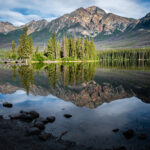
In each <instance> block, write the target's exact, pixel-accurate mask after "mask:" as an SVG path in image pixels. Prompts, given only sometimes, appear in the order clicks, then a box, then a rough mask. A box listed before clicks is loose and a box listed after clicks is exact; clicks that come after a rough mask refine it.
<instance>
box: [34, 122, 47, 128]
mask: <svg viewBox="0 0 150 150" xmlns="http://www.w3.org/2000/svg"><path fill="white" fill-rule="evenodd" d="M33 126H34V127H37V128H39V129H40V130H44V129H45V126H44V123H43V122H41V121H36V122H35V123H34V125H33Z"/></svg>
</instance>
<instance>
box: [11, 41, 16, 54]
mask: <svg viewBox="0 0 150 150" xmlns="http://www.w3.org/2000/svg"><path fill="white" fill-rule="evenodd" d="M11 51H12V53H13V54H16V44H15V41H12V42H11Z"/></svg>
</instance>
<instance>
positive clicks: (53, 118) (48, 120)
mask: <svg viewBox="0 0 150 150" xmlns="http://www.w3.org/2000/svg"><path fill="white" fill-rule="evenodd" d="M46 120H47V122H50V123H53V122H54V121H55V120H56V118H55V117H54V116H51V117H47V118H46Z"/></svg>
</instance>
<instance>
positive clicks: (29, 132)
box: [26, 127, 41, 136]
mask: <svg viewBox="0 0 150 150" xmlns="http://www.w3.org/2000/svg"><path fill="white" fill-rule="evenodd" d="M40 132H41V131H40V129H39V128H37V127H32V128H28V129H27V132H26V135H28V136H30V135H39V134H40Z"/></svg>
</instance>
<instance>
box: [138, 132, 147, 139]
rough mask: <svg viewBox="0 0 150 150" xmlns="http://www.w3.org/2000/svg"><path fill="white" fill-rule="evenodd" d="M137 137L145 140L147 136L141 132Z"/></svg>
mask: <svg viewBox="0 0 150 150" xmlns="http://www.w3.org/2000/svg"><path fill="white" fill-rule="evenodd" d="M138 139H140V140H146V139H147V136H146V135H145V134H143V133H142V134H140V135H139V136H138Z"/></svg>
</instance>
